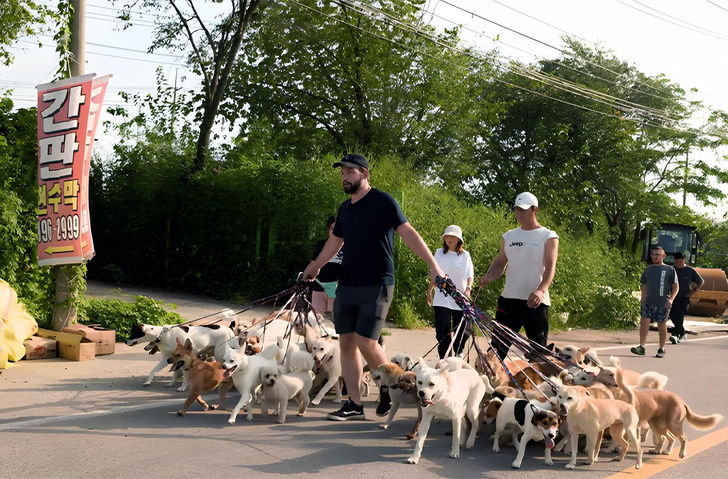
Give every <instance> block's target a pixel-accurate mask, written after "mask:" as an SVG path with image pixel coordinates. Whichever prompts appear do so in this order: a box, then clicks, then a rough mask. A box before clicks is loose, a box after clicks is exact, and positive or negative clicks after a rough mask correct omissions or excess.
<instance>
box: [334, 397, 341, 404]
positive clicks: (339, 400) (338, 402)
mask: <svg viewBox="0 0 728 479" xmlns="http://www.w3.org/2000/svg"><path fill="white" fill-rule="evenodd" d="M332 402H334V403H336V404H341V398H334V399H333V401H332Z"/></svg>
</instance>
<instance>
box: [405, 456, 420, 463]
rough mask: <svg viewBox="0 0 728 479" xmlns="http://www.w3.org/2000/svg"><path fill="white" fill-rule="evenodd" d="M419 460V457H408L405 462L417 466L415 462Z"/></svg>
mask: <svg viewBox="0 0 728 479" xmlns="http://www.w3.org/2000/svg"><path fill="white" fill-rule="evenodd" d="M419 460H420V458H419V457H410V458H409V459H407V462H408V463H410V464H417V462H418V461H419Z"/></svg>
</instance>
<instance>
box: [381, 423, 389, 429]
mask: <svg viewBox="0 0 728 479" xmlns="http://www.w3.org/2000/svg"><path fill="white" fill-rule="evenodd" d="M388 427H389V426H388V425H386V424H380V425H379V429H387V428H388Z"/></svg>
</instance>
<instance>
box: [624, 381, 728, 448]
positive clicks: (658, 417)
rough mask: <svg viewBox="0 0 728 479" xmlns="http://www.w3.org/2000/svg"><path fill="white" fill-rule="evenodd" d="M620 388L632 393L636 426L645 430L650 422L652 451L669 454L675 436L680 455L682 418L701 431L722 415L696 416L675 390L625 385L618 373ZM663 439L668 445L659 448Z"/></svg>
mask: <svg viewBox="0 0 728 479" xmlns="http://www.w3.org/2000/svg"><path fill="white" fill-rule="evenodd" d="M617 383H618V384H619V388H620V389H621V390H622V391H623V393H624V396H628V395H629V393H630V392H633V393H634V396H635V406H636V408H637V414H638V415H639V420H640V422H639V427H640V430H641V431H644V430H646V428H647V426H648V425H649V427H650V430H651V431H652V435H653V440H654V443H655V447H654V449H652V450H651V451H650V453H652V454H670V453H671V452H672V447H673V445H674V444H675V438H676V437H677V438H678V439H679V440H680V458H684V457H685V456H686V454H687V442H688V441H687V437H685V434H683V422H684V421H685V420H686V419H687V421H688V422H689V423H690V425H691V426H693V427H694V428H696V429H700V430H701V431H704V430H708V429H712V428H714V427H715V426H716V424H718V423H719V422H720V421H721V420H722V419H723V416H722V415H720V414H713V415H711V416H699V415H697V414H695V413H694V412H693V411H692V410H691V409H690V407H689V406H688V405H687V404H686V403H685V401H683V400H682V398H680V396H678V395H677V394H675V393H673V392H670V391H663V390H659V389H632V388H631V387H630V386H627V385H626V384H625V383H624V381H623V380H621V378H620V376H619V375H618V376H617ZM665 441H667V448H666V449H664V450H663V449H662V446H663V445H664V443H665Z"/></svg>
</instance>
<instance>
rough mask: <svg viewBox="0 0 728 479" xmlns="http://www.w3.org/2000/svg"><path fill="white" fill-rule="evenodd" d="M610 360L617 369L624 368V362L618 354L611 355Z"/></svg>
mask: <svg viewBox="0 0 728 479" xmlns="http://www.w3.org/2000/svg"><path fill="white" fill-rule="evenodd" d="M609 362H610V364H611V365H612V366H613V367H615V368H617V369H622V362H621V361H620V360H619V358H618V357H617V356H609Z"/></svg>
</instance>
